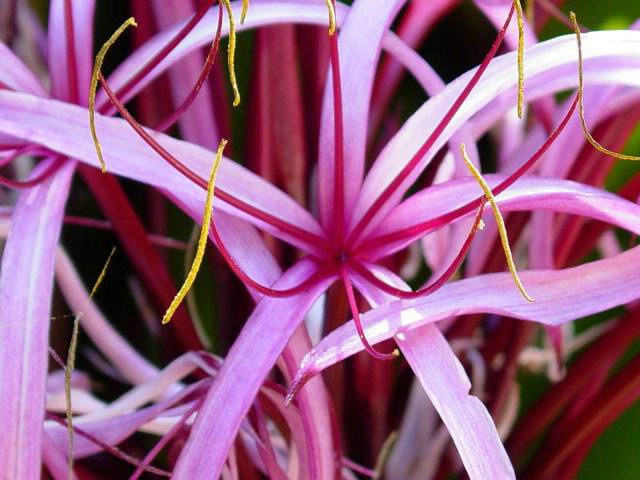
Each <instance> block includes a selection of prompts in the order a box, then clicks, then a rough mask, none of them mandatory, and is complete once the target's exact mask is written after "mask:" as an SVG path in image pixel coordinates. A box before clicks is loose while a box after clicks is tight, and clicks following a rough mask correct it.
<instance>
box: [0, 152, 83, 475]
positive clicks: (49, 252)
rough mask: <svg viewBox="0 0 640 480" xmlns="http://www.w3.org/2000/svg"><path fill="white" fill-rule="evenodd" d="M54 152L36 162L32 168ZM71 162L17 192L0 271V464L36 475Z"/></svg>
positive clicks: (8, 471)
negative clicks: (0, 392)
mask: <svg viewBox="0 0 640 480" xmlns="http://www.w3.org/2000/svg"><path fill="white" fill-rule="evenodd" d="M52 161H55V160H54V159H51V160H48V161H45V162H43V163H41V164H40V165H39V166H38V167H37V168H36V169H35V170H34V172H33V175H34V176H35V175H37V174H38V173H39V172H42V171H43V170H44V169H45V168H47V167H48V166H49V165H50V163H51V162H52ZM74 167H75V163H74V162H67V163H66V164H65V165H63V166H62V167H61V168H60V170H59V171H58V172H57V173H56V174H55V175H53V176H52V177H51V178H50V179H48V180H47V181H45V182H43V183H41V184H39V185H38V186H36V187H34V188H32V189H30V190H25V191H23V192H22V193H21V195H20V197H19V198H18V203H17V205H16V208H15V210H14V214H13V221H12V225H11V231H10V233H9V237H8V239H7V243H6V245H5V249H4V253H3V255H2V271H1V272H0V305H2V308H0V330H1V331H2V335H0V385H2V389H3V391H4V392H5V393H7V392H11V394H4V395H0V411H2V418H3V422H2V428H1V429H0V465H2V470H3V472H4V473H5V474H6V475H7V476H8V477H9V478H39V476H40V460H41V458H40V456H41V447H42V440H41V438H42V436H41V435H42V421H43V418H44V399H45V390H46V378H47V363H48V346H49V317H50V315H51V311H50V308H51V295H52V291H53V262H54V252H55V248H56V245H57V243H58V237H59V235H60V227H61V226H62V216H63V215H64V206H65V203H66V201H67V195H68V193H69V187H70V183H71V177H72V176H73V170H74Z"/></svg>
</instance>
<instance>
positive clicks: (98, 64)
mask: <svg viewBox="0 0 640 480" xmlns="http://www.w3.org/2000/svg"><path fill="white" fill-rule="evenodd" d="M130 26H133V27H137V26H138V24H137V23H136V20H135V18H133V17H130V18H128V19H127V20H125V22H124V23H123V24H122V25H120V27H118V29H117V30H116V31H115V32H113V35H111V37H109V39H108V40H107V41H106V42H105V43H104V45H102V48H100V50H99V51H98V54H97V55H96V61H95V62H94V64H93V73H92V74H91V86H90V88H89V129H90V130H91V137H92V138H93V144H94V146H95V147H96V153H97V154H98V160H99V161H100V169H101V170H102V173H106V172H107V164H106V163H105V162H104V158H103V157H102V147H101V146H100V141H99V140H98V133H97V132H96V118H95V117H96V90H97V89H98V76H99V75H100V70H101V69H102V62H103V61H104V57H105V55H106V54H107V51H108V50H109V48H111V45H113V44H114V43H115V42H116V40H118V37H120V35H122V33H123V32H124V31H125V30H126V29H127V28H129V27H130Z"/></svg>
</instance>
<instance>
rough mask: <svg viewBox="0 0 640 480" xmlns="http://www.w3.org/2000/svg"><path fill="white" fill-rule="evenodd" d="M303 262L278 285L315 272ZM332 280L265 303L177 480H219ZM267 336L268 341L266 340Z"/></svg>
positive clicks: (216, 389) (197, 427)
mask: <svg viewBox="0 0 640 480" xmlns="http://www.w3.org/2000/svg"><path fill="white" fill-rule="evenodd" d="M315 268H316V267H315V266H314V265H313V264H312V263H311V262H309V261H302V262H301V263H299V264H298V265H297V266H296V267H293V268H292V269H291V270H290V271H289V272H287V273H285V274H284V275H283V277H282V278H281V280H280V281H279V282H277V284H276V286H277V287H288V286H290V285H292V284H296V283H298V282H299V281H300V280H302V279H304V278H307V277H308V276H309V275H310V274H312V273H313V272H314V270H315ZM329 283H330V280H326V281H324V282H321V283H319V284H318V285H316V286H314V287H313V288H311V289H310V290H309V291H308V292H307V293H305V294H302V295H299V296H297V297H293V298H286V299H273V298H264V299H263V300H261V301H260V303H258V305H257V307H256V309H255V311H254V313H253V314H252V315H251V317H250V318H249V320H248V321H247V323H246V324H245V326H244V328H243V329H242V332H241V333H240V336H239V337H238V339H237V340H236V342H235V343H234V344H233V347H232V348H231V351H230V352H229V355H228V356H227V358H226V360H225V362H224V364H223V366H222V369H221V370H220V372H219V373H218V376H217V377H216V379H215V381H214V383H213V385H212V387H211V389H210V390H209V392H208V394H207V396H206V399H205V401H204V403H203V405H202V408H201V409H200V411H199V413H198V417H197V418H196V422H195V424H194V427H193V430H192V432H191V435H190V437H189V440H188V442H187V444H186V445H185V447H184V449H183V451H182V453H181V455H180V458H179V460H178V464H177V465H176V469H175V471H174V478H176V479H191V478H203V477H212V478H217V477H218V476H219V475H220V472H221V471H222V467H223V465H224V462H225V461H226V458H227V455H228V453H229V449H230V448H231V445H232V444H233V441H234V439H235V436H236V433H237V432H238V429H239V427H240V422H241V421H242V418H243V417H244V416H245V415H246V413H247V411H248V410H249V407H250V406H251V403H252V402H253V399H254V397H255V395H256V393H257V392H258V389H259V388H260V385H261V384H262V382H263V380H264V378H265V376H266V375H267V373H269V371H270V370H271V368H273V365H274V364H275V362H276V360H277V358H278V356H279V355H280V353H281V352H282V350H283V349H284V347H285V345H286V343H287V341H288V340H289V338H290V337H291V335H292V334H293V332H294V331H295V329H296V327H297V326H298V325H299V324H300V322H301V321H302V320H303V318H304V316H305V314H306V313H307V311H308V310H309V308H310V307H311V305H312V304H313V302H314V301H315V300H316V299H317V298H318V296H319V295H320V294H321V293H322V292H323V291H324V290H325V289H326V287H327V286H328V284H329ZM265 332H269V335H265Z"/></svg>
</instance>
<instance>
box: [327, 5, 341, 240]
mask: <svg viewBox="0 0 640 480" xmlns="http://www.w3.org/2000/svg"><path fill="white" fill-rule="evenodd" d="M329 1H330V2H332V1H333V0H329ZM329 48H330V58H331V83H332V88H333V126H334V127H333V128H334V133H333V137H334V139H333V143H334V172H333V179H334V180H333V209H334V216H333V222H334V225H333V228H334V230H335V237H336V240H337V241H338V242H339V243H342V241H343V240H344V214H345V205H344V122H343V111H342V78H341V76H340V50H339V48H338V38H337V36H335V35H332V36H330V37H329Z"/></svg>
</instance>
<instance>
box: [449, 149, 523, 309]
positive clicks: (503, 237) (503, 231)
mask: <svg viewBox="0 0 640 480" xmlns="http://www.w3.org/2000/svg"><path fill="white" fill-rule="evenodd" d="M460 152H461V153H462V158H464V161H465V163H466V164H467V168H468V169H469V171H470V172H471V174H472V175H473V177H474V178H475V179H476V181H477V182H478V185H480V188H482V191H483V192H484V195H485V197H487V200H488V201H489V204H490V205H491V210H492V211H493V217H494V218H495V220H496V225H497V226H498V233H499V234H500V242H501V243H502V249H503V250H504V256H505V258H506V260H507V266H508V267H509V272H510V273H511V277H512V278H513V281H514V282H515V284H516V286H517V287H518V290H520V293H521V294H522V296H523V297H524V298H526V299H527V300H528V301H529V302H533V298H532V297H530V296H529V294H528V293H527V291H526V290H525V288H524V285H523V284H522V281H521V280H520V277H519V276H518V271H517V269H516V264H515V262H514V261H513V255H512V254H511V247H510V246H509V237H508V236H507V228H506V227H505V225H504V219H503V218H502V214H501V213H500V209H499V208H498V203H497V202H496V197H494V195H493V192H492V191H491V188H490V187H489V184H488V183H487V182H486V180H485V179H484V178H483V177H482V175H481V174H480V172H479V171H478V169H477V168H476V167H475V166H474V165H473V163H472V162H471V160H470V159H469V156H468V155H467V150H466V148H465V146H464V143H462V144H461V145H460Z"/></svg>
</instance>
